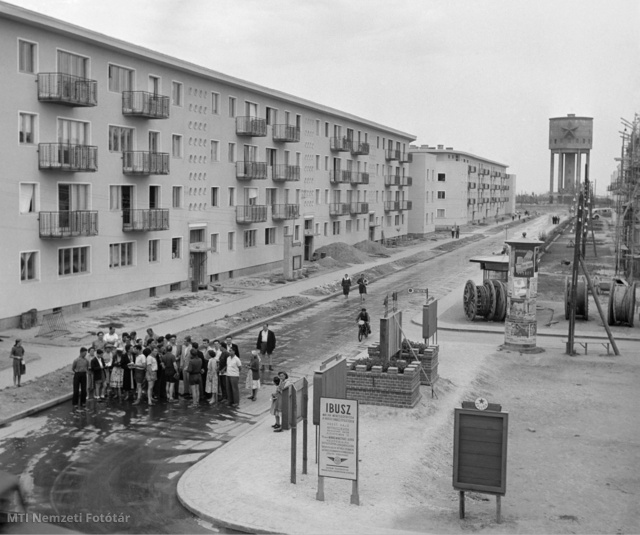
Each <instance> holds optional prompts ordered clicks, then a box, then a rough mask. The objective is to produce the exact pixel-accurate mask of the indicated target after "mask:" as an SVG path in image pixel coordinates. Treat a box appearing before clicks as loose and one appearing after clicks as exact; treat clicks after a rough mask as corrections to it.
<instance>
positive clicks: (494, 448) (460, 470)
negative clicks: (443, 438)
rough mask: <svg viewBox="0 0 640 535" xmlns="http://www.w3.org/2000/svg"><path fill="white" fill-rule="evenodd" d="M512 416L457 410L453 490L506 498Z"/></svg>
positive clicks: (502, 413) (463, 409)
mask: <svg viewBox="0 0 640 535" xmlns="http://www.w3.org/2000/svg"><path fill="white" fill-rule="evenodd" d="M508 424H509V414H508V413H506V412H500V411H494V410H478V409H470V408H462V409H455V420H454V440H453V488H455V489H456V490H459V491H466V490H469V491H476V492H485V493H488V494H497V495H501V496H504V494H505V493H506V491H507V437H508V427H509V425H508Z"/></svg>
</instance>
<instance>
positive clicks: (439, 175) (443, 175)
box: [438, 173, 446, 182]
mask: <svg viewBox="0 0 640 535" xmlns="http://www.w3.org/2000/svg"><path fill="white" fill-rule="evenodd" d="M445 178H446V175H445V173H438V182H445Z"/></svg>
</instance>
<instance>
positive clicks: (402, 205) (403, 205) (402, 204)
mask: <svg viewBox="0 0 640 535" xmlns="http://www.w3.org/2000/svg"><path fill="white" fill-rule="evenodd" d="M398 205H399V206H398V209H399V210H411V209H412V208H413V201H399V203H398Z"/></svg>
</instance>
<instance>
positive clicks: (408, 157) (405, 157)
mask: <svg viewBox="0 0 640 535" xmlns="http://www.w3.org/2000/svg"><path fill="white" fill-rule="evenodd" d="M399 160H400V163H411V162H412V161H413V154H411V153H410V152H401V153H400V158H399Z"/></svg>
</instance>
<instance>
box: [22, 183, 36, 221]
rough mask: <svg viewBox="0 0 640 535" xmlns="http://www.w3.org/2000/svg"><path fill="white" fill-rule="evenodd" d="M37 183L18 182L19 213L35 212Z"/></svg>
mask: <svg viewBox="0 0 640 535" xmlns="http://www.w3.org/2000/svg"><path fill="white" fill-rule="evenodd" d="M37 188H38V185H37V184H33V183H21V184H20V201H19V203H20V207H19V208H20V213H21V214H33V213H35V212H37V204H36V201H37V198H36V193H37V191H38V189H37Z"/></svg>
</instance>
